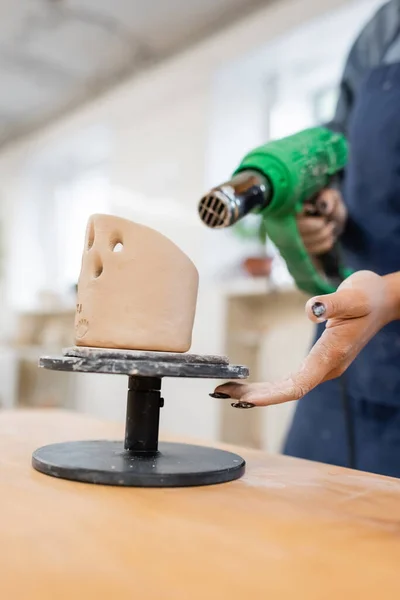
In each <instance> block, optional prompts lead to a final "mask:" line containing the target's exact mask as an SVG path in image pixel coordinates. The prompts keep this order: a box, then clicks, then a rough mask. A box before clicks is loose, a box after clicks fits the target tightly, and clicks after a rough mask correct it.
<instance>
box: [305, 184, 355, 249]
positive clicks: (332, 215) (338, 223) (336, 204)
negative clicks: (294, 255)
mask: <svg viewBox="0 0 400 600" xmlns="http://www.w3.org/2000/svg"><path fill="white" fill-rule="evenodd" d="M316 210H317V211H318V213H320V214H321V216H318V217H317V216H312V215H313V214H315V211H316ZM346 219H347V210H346V206H345V204H344V202H343V200H342V196H341V194H340V192H338V191H337V190H334V189H325V190H323V191H322V192H321V193H320V194H319V196H318V198H317V200H316V203H315V204H310V203H307V202H306V203H305V204H304V207H303V210H302V212H301V213H300V214H299V215H298V216H297V226H298V229H299V233H300V235H301V238H302V240H303V243H304V245H305V247H306V249H307V251H308V252H309V253H310V254H312V255H313V256H318V255H319V254H324V253H325V252H328V251H329V250H331V249H332V247H333V245H334V243H335V241H336V240H337V238H338V236H339V235H340V234H341V233H342V231H343V229H344V226H345V223H346Z"/></svg>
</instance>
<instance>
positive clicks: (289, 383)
mask: <svg viewBox="0 0 400 600" xmlns="http://www.w3.org/2000/svg"><path fill="white" fill-rule="evenodd" d="M365 328H366V327H365V322H364V319H360V320H357V321H354V322H352V321H349V322H347V323H346V326H345V327H335V328H332V329H329V328H327V329H325V331H324V333H323V334H322V336H321V337H320V339H319V340H318V341H317V342H316V344H315V345H314V346H313V348H312V349H311V351H310V353H309V354H308V356H307V357H306V359H305V360H304V362H303V363H302V365H301V367H300V369H299V370H298V371H297V372H296V373H294V374H293V375H292V376H291V377H289V378H288V379H285V380H283V381H278V382H276V383H227V384H224V385H221V386H219V387H217V389H216V392H218V393H223V394H226V395H228V396H229V397H230V398H233V399H235V400H240V401H242V402H247V403H250V404H253V405H254V406H268V405H271V404H281V403H283V402H288V401H291V400H299V399H300V398H303V396H305V395H306V394H308V393H309V392H310V391H311V390H312V389H314V388H315V387H316V386H317V385H319V384H320V383H322V382H323V381H327V380H328V379H332V378H333V377H335V376H338V375H340V374H342V373H343V372H344V371H345V370H346V368H347V367H348V366H349V365H350V364H351V362H352V360H353V359H354V358H355V356H356V355H357V353H358V352H359V350H360V348H361V347H362V346H363V345H365V343H366V342H367V340H368V337H365V336H364V330H365Z"/></svg>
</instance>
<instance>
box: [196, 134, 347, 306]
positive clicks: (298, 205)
mask: <svg viewBox="0 0 400 600" xmlns="http://www.w3.org/2000/svg"><path fill="white" fill-rule="evenodd" d="M347 157H348V145H347V141H346V138H345V137H344V136H343V135H341V134H338V133H334V132H333V131H330V130H329V129H326V128H324V127H313V128H311V129H306V130H304V131H300V132H299V133H296V134H295V135H291V136H289V137H285V138H283V139H281V140H277V141H272V142H269V143H268V144H265V145H264V146H260V147H258V148H255V149H254V150H252V151H251V152H249V153H248V154H247V155H246V156H245V157H244V158H243V160H242V162H241V164H240V165H239V167H238V168H237V169H236V171H235V172H234V174H233V177H232V179H231V180H230V181H227V182H225V183H223V184H222V185H220V186H217V187H215V188H213V189H212V190H211V191H210V192H209V193H208V194H206V195H205V196H204V197H203V198H202V199H201V201H200V203H199V215H200V218H201V220H202V221H203V223H204V224H205V225H207V226H208V227H211V228H223V227H229V226H231V225H233V224H234V223H236V222H237V221H239V219H241V218H243V217H244V216H246V214H248V213H249V212H251V211H253V212H254V211H255V212H259V213H260V214H261V216H262V219H263V221H264V226H265V230H266V233H267V235H268V236H269V238H270V239H271V240H272V242H273V243H274V244H275V245H276V247H277V248H278V249H279V252H280V254H281V256H282V257H283V259H284V260H285V261H286V264H287V267H288V269H289V272H290V274H291V275H292V277H293V279H294V281H295V283H296V285H297V287H298V288H300V289H301V290H303V291H305V292H307V293H309V294H312V295H317V294H328V293H330V292H333V291H335V290H336V288H337V286H338V285H339V284H340V282H341V281H343V280H344V279H345V278H346V277H347V276H348V275H349V274H350V271H349V270H348V269H346V268H345V267H344V265H343V263H342V260H341V257H340V248H339V247H338V245H337V244H336V245H335V247H334V248H333V249H332V250H331V251H330V252H328V253H326V254H323V255H320V256H318V259H319V264H320V265H321V266H322V270H320V269H317V267H316V266H315V263H314V262H313V260H312V258H311V257H310V256H309V254H308V253H307V250H306V249H305V247H304V244H303V242H302V239H301V237H300V234H299V232H298V229H297V222H296V215H297V214H298V213H299V212H300V211H301V210H302V206H303V204H304V202H306V201H311V202H312V201H313V199H315V198H316V196H317V195H318V193H319V192H320V191H321V190H322V189H324V188H325V187H327V186H328V184H329V183H330V182H331V181H332V180H333V179H334V178H335V176H337V175H338V174H339V173H340V171H342V170H343V168H344V167H345V165H346V162H347ZM315 214H317V213H315Z"/></svg>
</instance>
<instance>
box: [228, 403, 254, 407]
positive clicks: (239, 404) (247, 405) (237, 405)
mask: <svg viewBox="0 0 400 600" xmlns="http://www.w3.org/2000/svg"><path fill="white" fill-rule="evenodd" d="M231 406H233V408H254V407H255V404H253V403H252V402H232V404H231Z"/></svg>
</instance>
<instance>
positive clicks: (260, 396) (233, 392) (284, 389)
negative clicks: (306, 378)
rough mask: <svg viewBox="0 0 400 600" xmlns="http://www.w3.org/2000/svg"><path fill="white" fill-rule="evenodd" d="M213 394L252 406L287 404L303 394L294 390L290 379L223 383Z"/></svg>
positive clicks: (300, 390)
mask: <svg viewBox="0 0 400 600" xmlns="http://www.w3.org/2000/svg"><path fill="white" fill-rule="evenodd" d="M215 392H216V393H217V394H224V395H227V396H229V397H230V398H232V399H233V400H240V401H241V402H246V403H249V404H252V405H254V406H268V405H270V404H281V403H282V402H289V401H290V400H296V399H298V398H301V397H302V395H304V393H305V391H304V390H303V389H302V388H300V387H297V388H296V386H295V383H294V382H293V381H292V380H291V379H290V378H289V379H286V380H284V381H279V382H277V383H247V384H246V383H245V384H243V383H233V382H232V383H225V384H224V385H220V386H218V387H217V388H216V390H215ZM303 392H304V393H303Z"/></svg>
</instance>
